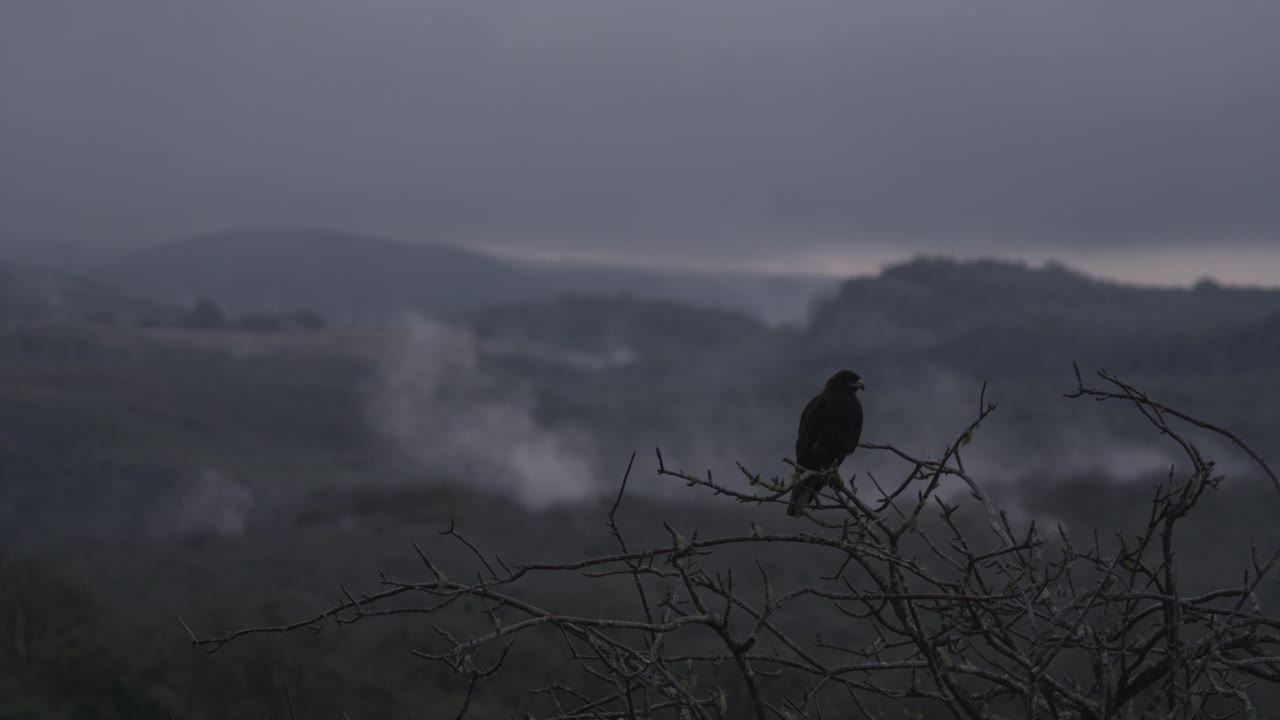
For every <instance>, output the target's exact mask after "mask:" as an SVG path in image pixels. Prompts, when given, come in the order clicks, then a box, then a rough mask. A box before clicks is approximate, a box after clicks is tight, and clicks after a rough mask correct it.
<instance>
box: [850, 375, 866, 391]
mask: <svg viewBox="0 0 1280 720" xmlns="http://www.w3.org/2000/svg"><path fill="white" fill-rule="evenodd" d="M853 386H854V387H855V388H857V389H859V390H866V389H867V386H866V384H865V383H863V382H862V378H858V379H857V381H856V382H854V383H853Z"/></svg>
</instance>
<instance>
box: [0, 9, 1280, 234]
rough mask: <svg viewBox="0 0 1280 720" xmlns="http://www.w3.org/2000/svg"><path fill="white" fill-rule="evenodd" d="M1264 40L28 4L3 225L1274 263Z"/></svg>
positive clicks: (1072, 16)
mask: <svg viewBox="0 0 1280 720" xmlns="http://www.w3.org/2000/svg"><path fill="white" fill-rule="evenodd" d="M1276 37H1280V6H1277V5H1276V3H1274V2H1270V1H1269V0H1240V1H1239V2H1233V3H1230V5H1229V6H1226V5H1223V4H1220V3H1204V2H1193V1H1191V0H1159V1H1157V0H1139V1H1138V2H1129V3H1122V4H1117V3H1103V2H1093V1H1086V2H1076V3H1057V2H1050V1H1049V0H964V1H963V2H959V3H955V2H944V1H943V0H902V1H898V0H895V1H894V2H887V1H884V2H848V1H845V0H841V1H839V2H837V1H835V0H829V1H828V0H810V1H807V2H801V3H775V2H763V1H760V2H755V1H751V0H704V1H702V2H686V1H685V0H647V1H646V2H631V3H603V2H599V1H598V0H543V1H541V2H536V3H530V2H523V1H516V0H454V1H451V2H419V1H416V0H368V1H367V2H361V3H350V2H340V1H339V0H276V1H275V2H269V3H264V2H259V1H258V0H252V1H250V0H225V1H223V2H218V3H181V4H175V3H166V2H161V1H160V0H117V1H116V2H112V3H96V2H90V1H89V0H80V1H74V0H14V1H13V2H7V3H5V4H4V7H3V9H0V96H2V97H4V98H5V108H6V109H5V112H4V113H3V114H0V156H3V157H4V158H5V159H6V160H5V162H4V163H3V164H2V165H0V217H3V218H4V219H3V221H2V222H3V223H4V224H5V225H7V226H9V227H11V228H12V229H15V230H18V231H31V232H37V231H38V232H42V233H52V234H96V235H100V236H104V237H105V236H115V237H121V236H125V237H127V236H146V237H151V238H158V237H163V236H166V235H171V234H176V233H182V232H189V231H195V230H201V229H205V228H207V227H209V226H214V225H225V224H235V223H242V222H276V221H285V222H291V221H299V220H303V221H306V222H310V223H333V224H338V225H344V226H348V227H360V228H367V229H371V230H378V231H384V232H392V233H395V234H399V235H405V236H410V237H423V238H435V239H442V240H452V241H459V242H468V243H481V244H488V245H491V246H501V247H506V248H508V249H513V248H514V249H522V250H527V249H528V248H530V247H536V248H539V249H542V250H547V249H549V250H554V251H562V252H565V253H583V252H601V251H602V250H603V251H609V250H613V249H619V251H620V252H621V251H625V245H626V243H634V241H637V240H641V239H643V240H646V241H648V242H653V243H656V244H657V248H658V251H659V252H665V253H668V254H671V255H675V256H680V255H682V254H688V255H702V256H706V257H714V256H717V255H719V254H722V253H724V252H725V251H726V250H728V249H734V250H736V251H746V252H748V253H749V252H770V251H771V250H770V249H771V248H772V252H774V253H775V254H776V253H777V248H778V247H779V243H780V242H781V240H783V239H790V240H792V241H794V242H798V243H802V244H805V245H806V246H807V247H809V248H810V249H811V250H812V251H813V252H815V253H821V252H826V251H828V250H830V249H832V248H835V249H839V248H844V247H848V246H849V245H850V244H851V243H853V244H858V245H861V246H865V247H872V246H878V247H890V246H891V247H918V248H926V247H927V248H933V249H945V248H946V247H948V244H949V243H950V244H959V245H960V246H963V247H969V248H974V247H987V246H993V247H999V246H1001V245H1002V244H1005V243H1013V242H1014V241H1015V240H1016V241H1017V242H1018V243H1020V244H1022V246H1024V247H1025V246H1026V245H1027V244H1030V243H1035V244H1038V245H1039V246H1040V247H1064V248H1080V247H1086V248H1087V247H1093V248H1097V247H1107V246H1110V245H1114V244H1119V243H1123V244H1126V245H1135V244H1139V243H1170V242H1183V243H1186V242H1192V241H1202V240H1205V239H1223V238H1228V239H1231V240H1233V241H1236V242H1240V243H1252V244H1259V243H1266V242H1269V241H1274V238H1275V237H1276V235H1277V231H1278V230H1280V205H1278V204H1277V203H1275V202H1274V198H1275V197H1278V196H1280V140H1277V138H1276V135H1275V128H1276V127H1280V79H1278V78H1280V76H1277V74H1276V73H1275V68H1276V67H1280V43H1276V42H1275V38H1276ZM610 243H613V244H610ZM631 252H633V253H634V249H633V250H632V251H631Z"/></svg>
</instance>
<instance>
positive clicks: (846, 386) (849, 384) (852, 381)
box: [827, 370, 866, 393]
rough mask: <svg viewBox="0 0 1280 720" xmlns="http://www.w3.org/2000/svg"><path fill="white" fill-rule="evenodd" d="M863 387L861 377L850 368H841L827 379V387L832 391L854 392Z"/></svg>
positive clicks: (864, 386)
mask: <svg viewBox="0 0 1280 720" xmlns="http://www.w3.org/2000/svg"><path fill="white" fill-rule="evenodd" d="M865 388H866V385H864V384H863V383H862V378H861V377H860V376H859V375H858V373H856V372H854V371H852V370H841V371H840V372H838V373H836V374H835V375H832V376H831V379H830V380H827V389H828V390H831V391H834V392H847V393H856V392H858V391H859V390H863V389H865Z"/></svg>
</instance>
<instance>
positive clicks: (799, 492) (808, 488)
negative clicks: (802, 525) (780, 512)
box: [787, 470, 817, 517]
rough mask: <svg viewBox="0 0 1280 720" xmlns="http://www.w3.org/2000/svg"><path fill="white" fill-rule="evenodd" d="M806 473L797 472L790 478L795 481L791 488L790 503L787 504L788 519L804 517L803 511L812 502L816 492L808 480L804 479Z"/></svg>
mask: <svg viewBox="0 0 1280 720" xmlns="http://www.w3.org/2000/svg"><path fill="white" fill-rule="evenodd" d="M805 474H806V473H803V472H800V471H799V470H797V471H796V472H795V474H794V475H792V478H793V479H794V480H795V481H796V484H795V486H794V487H792V488H791V502H790V503H788V504H787V515H788V516H790V517H800V516H801V515H804V509H805V508H806V507H808V506H809V503H811V502H813V498H814V496H815V495H816V494H817V491H816V490H815V489H814V487H813V483H812V482H811V480H810V478H807V477H805Z"/></svg>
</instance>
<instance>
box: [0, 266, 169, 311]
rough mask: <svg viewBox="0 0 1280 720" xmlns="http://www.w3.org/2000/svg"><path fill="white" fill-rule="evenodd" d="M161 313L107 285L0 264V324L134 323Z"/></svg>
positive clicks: (157, 307) (144, 301)
mask: <svg viewBox="0 0 1280 720" xmlns="http://www.w3.org/2000/svg"><path fill="white" fill-rule="evenodd" d="M160 312H162V308H161V306H160V305H159V304H157V303H154V302H150V301H146V300H140V299H138V298H137V297H135V296H132V295H130V294H128V293H126V292H122V291H120V290H117V289H115V288H113V287H110V286H108V285H105V284H102V283H98V282H94V281H91V280H86V279H84V278H81V277H76V276H73V275H65V274H62V273H58V272H51V271H47V270H41V269H37V268H32V267H26V266H19V265H9V264H0V322H4V323H21V322H61V321H74V322H80V321H86V320H88V321H98V322H109V321H115V320H126V319H129V320H136V319H139V318H143V317H152V316H155V315H157V314H159V313H160Z"/></svg>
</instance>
